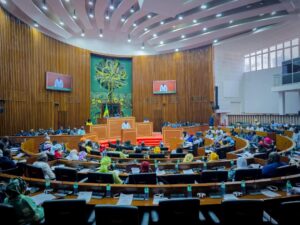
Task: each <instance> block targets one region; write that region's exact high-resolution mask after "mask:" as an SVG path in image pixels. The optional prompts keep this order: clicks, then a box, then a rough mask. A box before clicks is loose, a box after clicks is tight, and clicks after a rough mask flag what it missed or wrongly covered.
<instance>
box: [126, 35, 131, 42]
mask: <svg viewBox="0 0 300 225" xmlns="http://www.w3.org/2000/svg"><path fill="white" fill-rule="evenodd" d="M127 42H128V43H130V42H131V38H130V34H128V39H127Z"/></svg>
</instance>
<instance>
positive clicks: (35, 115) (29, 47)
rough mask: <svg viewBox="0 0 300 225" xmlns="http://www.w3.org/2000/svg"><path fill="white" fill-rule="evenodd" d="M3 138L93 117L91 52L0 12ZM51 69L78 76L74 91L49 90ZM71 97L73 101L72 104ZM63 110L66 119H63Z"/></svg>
mask: <svg viewBox="0 0 300 225" xmlns="http://www.w3.org/2000/svg"><path fill="white" fill-rule="evenodd" d="M0 29H1V32H0V62H1V67H0V76H1V79H0V100H4V101H5V103H4V105H5V109H4V113H1V114H0V135H12V134H15V133H16V132H18V131H19V130H21V129H25V130H28V129H31V128H33V129H37V128H49V127H53V128H57V126H58V125H59V124H58V123H59V122H58V119H59V115H58V113H59V112H60V119H61V120H63V123H64V124H66V125H70V126H71V127H79V126H81V125H83V124H84V122H85V121H86V119H87V118H88V117H89V104H90V100H89V95H90V52H89V51H87V50H83V49H80V48H76V47H73V46H70V45H67V44H64V43H62V42H60V41H57V40H55V39H52V38H50V37H48V36H45V35H44V34H42V33H41V32H39V31H38V30H36V29H34V28H31V27H29V26H27V25H26V24H24V23H22V22H20V21H19V20H17V19H15V18H14V17H12V16H9V15H7V14H6V13H5V12H4V11H3V10H2V8H1V9H0ZM47 71H52V72H57V73H61V74H69V75H71V76H72V77H73V90H72V92H55V91H47V90H46V75H45V73H46V72H47ZM70 99H71V101H70ZM62 112H64V116H63V117H64V118H62V114H61V113H62Z"/></svg>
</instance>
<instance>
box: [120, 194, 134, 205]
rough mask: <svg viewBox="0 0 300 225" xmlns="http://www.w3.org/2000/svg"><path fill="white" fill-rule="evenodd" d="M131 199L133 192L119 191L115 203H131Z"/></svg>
mask: <svg viewBox="0 0 300 225" xmlns="http://www.w3.org/2000/svg"><path fill="white" fill-rule="evenodd" d="M132 199H133V194H130V195H126V194H123V193H121V194H120V197H119V201H118V202H117V205H131V203H132Z"/></svg>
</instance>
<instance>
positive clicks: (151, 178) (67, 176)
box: [25, 165, 299, 184]
mask: <svg viewBox="0 0 300 225" xmlns="http://www.w3.org/2000/svg"><path fill="white" fill-rule="evenodd" d="M54 172H55V175H56V180H59V181H79V178H78V177H79V176H78V172H77V170H76V169H73V168H64V167H56V168H55V170H54ZM298 172H299V170H298V168H297V167H296V166H289V165H287V166H282V167H279V168H277V173H276V175H277V176H288V175H292V174H297V173H298ZM25 175H26V176H28V177H31V178H40V179H43V178H44V174H43V171H42V169H40V168H37V167H35V166H32V165H26V172H25ZM81 176H83V177H87V178H88V179H87V181H88V182H89V183H113V175H112V174H111V173H95V172H93V173H91V172H90V173H87V174H86V175H81ZM81 178H82V177H81ZM261 178H262V170H261V169H260V168H258V169H238V170H236V171H235V175H234V180H235V181H241V180H258V179H261ZM128 180H129V182H128V183H129V184H156V183H157V182H162V183H164V184H180V183H181V184H193V183H195V181H197V182H198V183H209V182H222V181H224V182H226V181H228V171H227V170H203V171H202V172H201V174H168V175H161V176H157V174H156V173H140V174H129V176H128Z"/></svg>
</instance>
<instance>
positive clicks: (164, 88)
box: [153, 80, 176, 94]
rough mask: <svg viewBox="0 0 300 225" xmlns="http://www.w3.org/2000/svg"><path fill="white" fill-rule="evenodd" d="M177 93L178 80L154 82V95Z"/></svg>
mask: <svg viewBox="0 0 300 225" xmlns="http://www.w3.org/2000/svg"><path fill="white" fill-rule="evenodd" d="M174 93H176V80H154V81H153V94H174Z"/></svg>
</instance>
